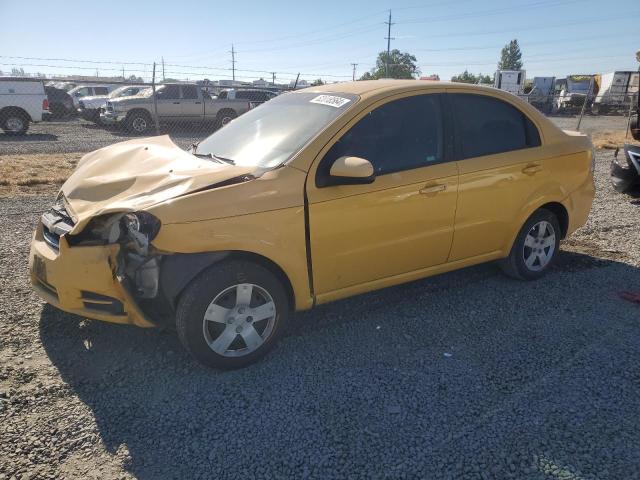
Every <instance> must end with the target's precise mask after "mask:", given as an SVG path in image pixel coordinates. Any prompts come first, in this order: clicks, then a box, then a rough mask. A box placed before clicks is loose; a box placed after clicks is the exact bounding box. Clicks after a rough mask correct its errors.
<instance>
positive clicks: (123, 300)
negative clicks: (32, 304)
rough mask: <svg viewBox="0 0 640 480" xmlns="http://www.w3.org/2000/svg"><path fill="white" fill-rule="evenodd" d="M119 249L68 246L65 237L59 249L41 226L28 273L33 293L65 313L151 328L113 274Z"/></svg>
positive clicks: (35, 240) (60, 240) (40, 224)
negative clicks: (48, 238)
mask: <svg viewBox="0 0 640 480" xmlns="http://www.w3.org/2000/svg"><path fill="white" fill-rule="evenodd" d="M119 249H120V246H119V245H117V244H114V245H104V246H89V247H80V246H74V247H69V244H68V243H67V241H66V239H65V237H64V236H62V237H60V239H59V242H58V248H57V249H56V248H54V247H52V246H51V245H49V244H48V243H47V242H46V241H45V239H44V236H43V227H42V223H39V224H38V228H37V229H36V232H35V233H34V235H33V239H32V241H31V252H30V254H29V273H30V277H31V283H32V285H33V288H34V290H35V291H36V293H37V294H38V295H39V296H40V297H41V298H42V299H43V300H44V301H46V302H47V303H49V304H51V305H53V306H54V307H56V308H59V309H60V310H64V311H65V312H69V313H73V314H76V315H81V316H83V317H87V318H91V319H95V320H102V321H105V322H111V323H120V324H129V325H137V326H139V327H154V326H155V325H154V324H153V323H152V322H150V321H149V320H148V319H147V318H146V317H145V315H144V314H143V313H142V311H141V310H140V308H138V306H137V305H136V303H135V300H134V299H133V297H132V296H131V295H130V294H129V292H128V291H127V290H126V288H125V287H124V285H123V284H122V283H121V282H120V281H119V280H118V278H117V276H116V274H115V265H116V261H117V260H116V258H117V255H118V252H119Z"/></svg>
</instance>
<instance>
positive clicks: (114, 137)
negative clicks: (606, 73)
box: [0, 115, 627, 155]
mask: <svg viewBox="0 0 640 480" xmlns="http://www.w3.org/2000/svg"><path fill="white" fill-rule="evenodd" d="M551 119H552V120H553V121H554V122H555V123H556V124H558V125H559V126H560V127H561V128H564V129H568V130H576V126H577V123H578V118H577V117H575V116H565V117H551ZM626 128H627V118H626V117H622V116H598V117H594V116H591V115H587V116H585V117H584V118H583V120H582V124H581V126H580V130H581V131H582V132H585V133H588V134H593V133H594V132H602V131H624V130H625V129H626ZM211 131H212V130H211V128H209V129H207V128H206V127H198V126H195V125H184V126H174V127H172V128H164V129H163V133H168V134H169V135H171V138H172V139H173V140H174V141H175V142H176V143H177V144H178V145H179V146H181V147H183V148H186V147H188V146H189V145H191V144H192V143H194V142H198V141H200V140H202V139H203V138H205V137H206V136H208V135H209V134H210V133H211ZM129 138H134V137H131V136H130V135H128V134H127V133H125V132H123V131H122V130H119V129H114V128H111V129H107V128H101V127H97V126H96V125H94V124H93V123H91V122H87V121H85V120H82V119H76V120H69V121H57V122H44V123H38V124H34V125H32V126H31V128H30V129H29V132H28V133H27V135H25V136H22V137H10V136H7V135H5V134H4V133H2V132H0V155H10V154H16V153H19V154H28V153H72V152H91V151H93V150H96V149H98V148H102V147H105V146H107V145H111V144H112V143H117V142H122V141H124V140H128V139H129Z"/></svg>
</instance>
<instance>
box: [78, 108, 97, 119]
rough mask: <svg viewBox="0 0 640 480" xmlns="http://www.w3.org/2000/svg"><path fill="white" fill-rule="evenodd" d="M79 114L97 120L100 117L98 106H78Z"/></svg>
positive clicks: (84, 117)
mask: <svg viewBox="0 0 640 480" xmlns="http://www.w3.org/2000/svg"><path fill="white" fill-rule="evenodd" d="M78 115H80V117H81V118H83V119H85V120H91V121H92V120H95V119H96V117H99V116H100V114H99V110H98V109H97V108H82V107H80V108H78Z"/></svg>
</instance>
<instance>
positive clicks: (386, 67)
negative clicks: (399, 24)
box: [384, 9, 395, 78]
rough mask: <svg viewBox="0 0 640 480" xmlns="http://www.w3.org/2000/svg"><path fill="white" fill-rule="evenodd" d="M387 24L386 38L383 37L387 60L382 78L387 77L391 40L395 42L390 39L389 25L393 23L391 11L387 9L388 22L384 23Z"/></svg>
mask: <svg viewBox="0 0 640 480" xmlns="http://www.w3.org/2000/svg"><path fill="white" fill-rule="evenodd" d="M384 23H386V24H387V27H388V28H387V36H386V37H384V38H385V40H386V41H387V58H386V59H385V61H384V76H385V77H387V78H388V77H389V55H390V52H391V40H395V38H393V37H391V25H393V23H391V9H389V21H388V22H384Z"/></svg>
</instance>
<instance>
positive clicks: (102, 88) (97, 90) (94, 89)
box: [67, 85, 119, 108]
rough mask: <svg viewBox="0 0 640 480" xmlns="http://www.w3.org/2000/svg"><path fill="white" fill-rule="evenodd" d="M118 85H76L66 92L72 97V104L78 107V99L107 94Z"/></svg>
mask: <svg viewBox="0 0 640 480" xmlns="http://www.w3.org/2000/svg"><path fill="white" fill-rule="evenodd" d="M118 87H119V85H78V86H77V87H75V88H72V89H71V90H69V91H68V92H67V93H68V94H69V95H71V98H72V99H73V105H74V106H75V107H76V108H78V105H79V103H78V102H79V101H80V99H81V98H84V97H97V96H107V95H109V94H110V93H111V92H112V91H113V90H115V89H116V88H118Z"/></svg>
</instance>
